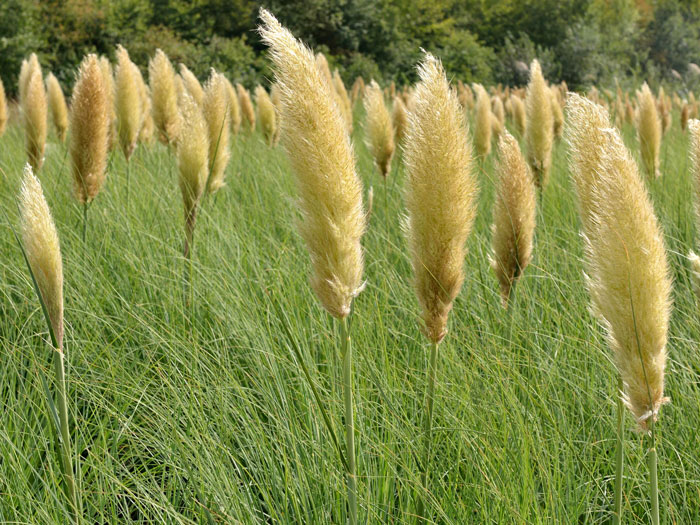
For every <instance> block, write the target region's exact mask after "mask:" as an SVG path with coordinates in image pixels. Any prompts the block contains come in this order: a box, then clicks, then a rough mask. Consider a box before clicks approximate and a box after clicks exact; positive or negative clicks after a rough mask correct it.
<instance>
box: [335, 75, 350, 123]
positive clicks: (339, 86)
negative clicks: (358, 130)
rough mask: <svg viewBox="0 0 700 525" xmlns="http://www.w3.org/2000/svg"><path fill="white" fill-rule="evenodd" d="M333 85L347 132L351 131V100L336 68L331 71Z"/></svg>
mask: <svg viewBox="0 0 700 525" xmlns="http://www.w3.org/2000/svg"><path fill="white" fill-rule="evenodd" d="M333 87H334V88H335V92H336V94H337V99H338V104H339V105H340V109H341V111H342V113H343V117H345V123H346V124H347V128H348V133H352V124H353V122H352V102H351V101H350V97H349V96H348V92H347V90H346V89H345V84H344V83H343V79H342V78H340V73H338V70H337V69H336V70H335V71H334V72H333Z"/></svg>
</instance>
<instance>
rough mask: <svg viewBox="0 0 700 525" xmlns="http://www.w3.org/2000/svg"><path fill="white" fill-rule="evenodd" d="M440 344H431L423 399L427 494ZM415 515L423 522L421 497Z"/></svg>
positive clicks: (424, 486)
mask: <svg viewBox="0 0 700 525" xmlns="http://www.w3.org/2000/svg"><path fill="white" fill-rule="evenodd" d="M439 344H440V343H436V342H433V344H432V346H431V348H430V364H429V365H428V389H427V394H426V398H425V405H426V410H425V418H424V420H423V440H424V441H423V464H422V467H423V473H422V476H421V485H422V488H423V490H424V491H425V493H426V494H427V492H428V475H429V472H430V469H429V464H430V445H431V441H432V439H431V437H432V431H433V400H434V399H435V375H436V371H437V355H438V345H439ZM416 515H417V519H418V523H421V521H424V520H425V500H424V497H423V495H420V496H419V497H418V502H417V505H416Z"/></svg>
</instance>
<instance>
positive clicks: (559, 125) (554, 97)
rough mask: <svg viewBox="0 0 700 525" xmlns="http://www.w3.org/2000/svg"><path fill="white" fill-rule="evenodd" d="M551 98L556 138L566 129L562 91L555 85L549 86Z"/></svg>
mask: <svg viewBox="0 0 700 525" xmlns="http://www.w3.org/2000/svg"><path fill="white" fill-rule="evenodd" d="M549 93H550V96H549V100H550V102H551V104H552V122H553V126H554V138H555V139H558V138H560V137H561V136H562V133H563V131H564V112H563V111H562V108H561V99H560V97H561V93H560V92H559V90H558V89H557V88H556V87H555V86H551V87H550V88H549Z"/></svg>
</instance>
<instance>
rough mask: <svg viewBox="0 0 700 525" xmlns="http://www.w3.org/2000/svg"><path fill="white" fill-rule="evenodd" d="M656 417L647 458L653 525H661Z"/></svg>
mask: <svg viewBox="0 0 700 525" xmlns="http://www.w3.org/2000/svg"><path fill="white" fill-rule="evenodd" d="M653 418H654V416H651V448H650V449H649V456H648V457H647V465H648V467H649V498H650V499H651V525H659V480H658V475H657V471H656V462H657V458H656V435H655V431H654V419H653Z"/></svg>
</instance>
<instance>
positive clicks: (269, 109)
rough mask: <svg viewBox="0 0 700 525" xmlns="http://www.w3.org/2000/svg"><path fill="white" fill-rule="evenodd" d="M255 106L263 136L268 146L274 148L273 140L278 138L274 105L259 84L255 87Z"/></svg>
mask: <svg viewBox="0 0 700 525" xmlns="http://www.w3.org/2000/svg"><path fill="white" fill-rule="evenodd" d="M255 105H256V106H257V107H258V122H260V129H261V130H262V133H263V136H264V137H265V140H266V141H267V144H268V145H269V146H274V145H275V139H276V138H278V135H277V115H276V113H275V105H274V104H273V103H272V99H271V98H270V95H268V94H267V90H265V88H264V87H262V86H261V85H260V84H258V85H257V86H256V87H255Z"/></svg>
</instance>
